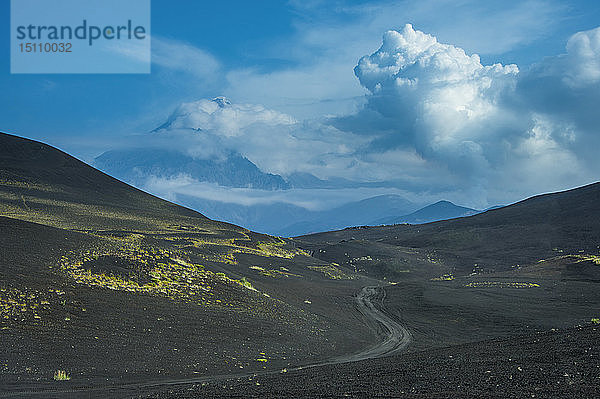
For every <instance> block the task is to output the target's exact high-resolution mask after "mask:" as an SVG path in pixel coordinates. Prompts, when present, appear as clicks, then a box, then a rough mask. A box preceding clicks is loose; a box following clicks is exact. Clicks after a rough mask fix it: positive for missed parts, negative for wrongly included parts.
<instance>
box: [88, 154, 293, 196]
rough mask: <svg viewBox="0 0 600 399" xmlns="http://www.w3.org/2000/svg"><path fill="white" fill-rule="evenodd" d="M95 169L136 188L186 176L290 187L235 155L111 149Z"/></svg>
mask: <svg viewBox="0 0 600 399" xmlns="http://www.w3.org/2000/svg"><path fill="white" fill-rule="evenodd" d="M94 166H96V167H97V168H99V169H100V170H103V171H105V172H107V173H110V174H111V175H113V176H115V177H116V178H118V179H121V180H124V181H127V182H129V183H132V184H135V185H138V186H139V185H140V184H143V183H144V181H145V180H146V179H147V178H148V177H150V176H156V177H163V178H172V177H176V176H180V175H182V174H185V175H188V176H190V177H191V178H193V179H194V180H198V181H206V182H210V183H217V184H219V185H222V186H226V187H249V188H256V189H262V190H281V189H288V188H289V187H290V186H289V184H288V183H287V182H286V181H285V180H284V179H283V178H282V177H281V176H279V175H274V174H271V173H265V172H263V171H261V170H260V169H259V168H258V167H257V166H256V165H255V164H254V163H252V162H251V161H250V160H248V159H247V158H245V157H243V156H241V155H240V154H237V153H229V154H228V155H227V156H226V157H225V158H224V159H217V158H212V159H196V158H194V157H191V156H189V155H185V154H183V153H181V152H178V151H173V150H164V149H158V148H156V149H152V148H151V149H149V148H138V149H129V150H112V151H107V152H105V153H103V154H102V155H100V156H98V157H97V158H95V159H94Z"/></svg>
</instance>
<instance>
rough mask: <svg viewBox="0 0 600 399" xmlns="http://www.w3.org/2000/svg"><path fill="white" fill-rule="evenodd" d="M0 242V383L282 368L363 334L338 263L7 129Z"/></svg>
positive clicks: (1, 149)
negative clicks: (62, 375) (63, 375)
mask: <svg viewBox="0 0 600 399" xmlns="http://www.w3.org/2000/svg"><path fill="white" fill-rule="evenodd" d="M0 244H1V248H2V250H1V251H0V336H1V340H2V342H3V345H2V349H0V358H1V359H3V363H2V364H3V366H2V367H3V373H2V377H0V387H2V388H3V389H7V388H10V387H13V388H14V387H21V386H22V384H28V383H31V384H33V383H35V381H38V380H40V379H41V380H48V379H50V380H52V374H53V373H54V372H55V371H56V370H59V369H60V370H68V372H69V373H70V374H71V377H72V378H73V380H78V381H79V382H80V383H82V382H86V381H87V383H93V382H94V381H96V382H98V381H107V380H108V381H111V383H118V382H124V381H138V380H148V379H160V378H166V377H171V378H181V377H184V376H186V377H189V376H194V375H212V374H215V373H224V372H234V371H240V370H242V371H252V370H262V369H264V368H266V367H286V366H287V365H289V364H291V363H296V362H306V361H310V359H315V358H317V359H321V358H323V357H330V356H334V355H336V354H344V353H347V352H352V351H357V350H359V349H361V348H362V347H364V346H365V345H366V343H368V342H370V341H371V340H372V339H373V333H372V332H370V331H369V329H368V327H367V326H366V325H364V326H362V327H361V326H359V327H358V329H357V328H353V329H352V330H351V328H350V327H351V326H353V325H354V324H355V323H354V322H353V321H352V320H349V319H347V318H346V317H345V316H343V315H344V314H348V312H351V313H352V312H355V310H354V308H353V304H352V302H347V301H346V300H345V299H344V298H347V297H351V296H352V295H353V293H355V292H356V291H357V290H358V289H359V288H360V287H361V286H362V283H361V282H360V279H359V277H358V276H355V275H353V274H352V273H351V272H350V271H346V270H342V269H340V268H338V267H336V266H335V265H332V264H330V263H327V262H323V261H320V260H318V259H315V258H312V257H310V256H308V254H306V253H305V252H303V251H301V250H299V249H297V248H296V247H295V244H294V243H293V242H291V241H289V240H283V239H280V238H277V237H271V236H267V235H263V234H257V233H253V232H251V231H249V230H247V229H244V228H241V227H238V226H234V225H231V224H227V223H221V222H216V221H212V220H210V219H208V218H206V217H204V216H203V215H201V214H200V213H198V212H195V211H192V210H189V209H186V208H183V207H180V206H177V205H174V204H172V203H169V202H167V201H164V200H161V199H158V198H156V197H153V196H151V195H149V194H146V193H144V192H142V191H140V190H137V189H134V188H132V187H131V186H128V185H126V184H124V183H122V182H120V181H118V180H116V179H113V178H111V177H109V176H107V175H105V174H103V173H101V172H99V171H97V170H95V169H94V168H92V167H90V166H88V165H85V164H84V163H82V162H80V161H78V160H77V159H75V158H73V157H71V156H69V155H67V154H65V153H63V152H61V151H59V150H56V149H54V148H52V147H50V146H47V145H45V144H41V143H38V142H34V141H30V140H26V139H22V138H18V137H15V136H11V135H7V134H0ZM309 287H310V288H309ZM356 317H359V316H358V314H357V315H356ZM15 384H16V385H15Z"/></svg>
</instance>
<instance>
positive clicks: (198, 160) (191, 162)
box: [94, 97, 478, 237]
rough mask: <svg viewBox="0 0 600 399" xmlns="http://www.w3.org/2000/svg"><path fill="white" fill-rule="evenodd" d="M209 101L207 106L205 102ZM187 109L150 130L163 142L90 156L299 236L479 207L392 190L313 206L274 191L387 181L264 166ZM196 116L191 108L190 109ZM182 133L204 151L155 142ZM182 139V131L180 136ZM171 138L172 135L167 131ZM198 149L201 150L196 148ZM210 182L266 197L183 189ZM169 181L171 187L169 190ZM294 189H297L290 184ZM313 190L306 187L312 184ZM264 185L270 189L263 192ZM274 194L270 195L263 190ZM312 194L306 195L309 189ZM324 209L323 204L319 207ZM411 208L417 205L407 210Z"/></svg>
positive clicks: (219, 101)
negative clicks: (421, 199) (242, 198)
mask: <svg viewBox="0 0 600 399" xmlns="http://www.w3.org/2000/svg"><path fill="white" fill-rule="evenodd" d="M203 106H204V107H208V108H209V109H210V111H211V112H212V114H210V115H211V116H212V115H214V114H215V113H219V112H221V113H223V114H225V113H226V112H228V111H233V109H232V108H231V106H232V105H231V102H230V101H229V100H228V99H226V98H224V97H217V98H215V99H213V100H212V102H211V103H207V104H204V105H203ZM211 107H212V108H211ZM190 115H192V114H191V113H189V112H183V111H182V110H181V109H179V110H176V111H175V112H174V113H173V114H172V115H171V116H170V117H169V118H168V120H167V121H166V122H165V123H163V124H162V125H161V126H159V127H158V128H156V129H154V130H153V131H152V132H150V133H147V137H148V138H149V139H157V138H158V140H159V142H161V143H164V144H165V145H164V146H163V147H159V146H152V147H150V148H148V147H140V148H128V149H120V150H110V151H107V152H105V153H103V154H101V155H100V156H98V157H96V158H95V159H94V165H95V166H96V167H98V168H99V169H100V170H103V171H104V172H106V173H108V174H110V175H112V176H114V177H116V178H118V179H121V180H123V181H125V182H127V183H129V184H132V185H134V186H136V187H139V188H141V189H145V190H148V191H150V192H152V193H155V194H157V195H159V196H164V195H165V193H166V195H167V198H168V199H169V200H172V201H174V202H176V203H179V204H181V205H184V206H187V207H190V208H192V209H196V210H199V211H202V212H203V213H205V214H206V215H207V216H209V217H211V218H213V219H217V220H223V221H227V222H231V223H235V224H239V225H243V226H247V227H248V228H251V229H253V230H255V231H260V232H264V233H269V234H275V235H279V236H286V237H290V236H297V235H302V234H308V233H314V232H319V231H328V230H335V229H341V228H344V227H349V226H359V225H378V224H396V223H427V222H431V221H436V220H442V219H449V218H454V217H461V216H468V215H472V214H474V213H477V212H478V211H476V210H474V209H470V208H465V207H459V206H456V205H454V204H452V203H450V202H448V201H441V202H438V203H436V204H432V205H430V206H427V207H425V208H423V209H421V210H420V208H421V207H422V206H423V205H427V204H422V203H413V202H411V201H409V200H407V199H405V198H404V197H403V196H400V195H398V194H383V195H375V196H371V197H366V198H365V197H363V199H359V200H344V199H338V200H337V202H338V205H334V206H331V205H330V206H326V207H325V208H324V209H314V208H312V207H311V206H306V205H305V204H303V203H302V201H296V202H294V201H293V200H291V201H290V200H288V199H283V198H280V197H278V196H277V195H276V193H275V192H277V191H282V192H286V193H289V196H290V197H292V198H293V197H294V194H293V193H294V192H299V191H303V192H305V193H311V192H312V193H313V195H314V197H315V200H318V199H319V197H321V196H323V195H324V193H325V192H326V193H334V194H328V195H336V196H338V197H339V196H340V194H335V193H337V192H338V191H340V190H344V189H351V188H355V189H356V188H365V189H368V188H379V189H380V190H381V189H383V190H385V186H386V184H388V185H389V183H385V182H380V183H377V182H375V183H364V182H362V183H361V182H356V181H350V180H346V179H343V178H333V179H328V180H323V179H319V178H318V177H316V176H314V175H313V174H311V173H306V172H293V173H290V174H289V175H287V176H285V177H284V176H281V175H277V174H272V173H265V172H263V171H262V170H261V169H260V168H259V167H258V166H257V165H256V164H254V163H253V162H252V161H251V160H250V159H248V158H247V157H245V156H242V155H241V154H240V153H239V152H237V151H235V150H232V149H227V148H219V149H216V148H217V147H219V145H220V144H221V140H220V139H219V138H217V137H215V136H213V135H212V134H211V133H210V129H208V128H206V127H205V126H206V125H208V127H210V126H211V123H208V122H207V121H203V120H195V119H191V118H192V116H190ZM193 115H196V114H193ZM181 131H183V132H185V134H192V135H194V136H199V137H202V140H204V142H205V143H206V148H205V152H204V153H202V154H197V153H194V154H189V153H185V152H182V150H181V149H179V148H177V146H175V147H173V146H169V145H168V144H167V143H166V142H163V141H160V140H162V139H163V137H164V138H167V137H170V136H169V134H171V133H173V132H181ZM179 138H180V139H182V137H179ZM172 139H177V137H175V138H172ZM200 152H202V150H200ZM198 183H200V184H202V183H208V184H210V186H205V187H207V190H208V189H209V188H211V187H212V188H214V187H222V188H237V189H247V190H258V191H260V192H262V193H263V195H264V198H262V200H260V201H256V202H255V203H249V204H248V203H240V202H239V201H236V200H234V199H232V198H229V196H228V195H227V192H226V191H223V192H221V194H220V195H208V194H206V193H204V194H203V193H202V190H201V189H185V188H182V186H184V187H185V186H186V184H188V185H192V184H198ZM171 184H175V185H177V188H178V190H177V191H170V190H169V189H168V188H166V189H165V188H164V187H168V186H169V185H171ZM294 190H296V191H294ZM311 190H312V191H311ZM270 192H273V193H271V194H269V193H270ZM270 195H272V198H271V197H269V196H270ZM309 196H310V194H309ZM320 208H323V207H320ZM413 212H417V213H414V214H412V213H413Z"/></svg>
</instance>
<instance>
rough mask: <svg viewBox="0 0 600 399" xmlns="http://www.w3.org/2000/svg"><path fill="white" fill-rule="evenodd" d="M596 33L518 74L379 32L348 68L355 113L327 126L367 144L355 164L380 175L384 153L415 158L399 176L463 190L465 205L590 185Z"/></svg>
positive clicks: (448, 48) (428, 39)
mask: <svg viewBox="0 0 600 399" xmlns="http://www.w3.org/2000/svg"><path fill="white" fill-rule="evenodd" d="M599 32H600V28H599V29H596V30H592V31H588V32H580V33H577V34H575V35H573V36H572V37H571V39H570V40H569V41H568V44H567V53H566V54H563V55H559V56H556V57H551V58H547V59H545V60H544V61H542V62H541V63H539V64H537V65H535V66H533V67H532V68H530V69H529V70H527V71H525V72H519V69H518V68H517V66H516V65H501V64H494V65H483V64H482V63H481V61H480V58H479V56H478V55H476V54H473V55H468V54H467V53H466V52H465V51H464V50H463V49H461V48H459V47H456V46H453V45H449V44H443V43H440V42H438V40H437V39H436V38H435V37H434V36H432V35H428V34H425V33H423V32H421V31H418V30H415V29H414V28H413V27H412V26H411V25H406V26H405V27H404V28H403V29H402V30H400V31H388V32H386V33H385V34H384V36H383V40H382V44H381V47H380V48H379V49H378V50H377V51H375V52H374V53H372V54H370V55H367V56H364V57H362V58H361V59H360V61H359V62H358V65H357V66H356V68H355V73H356V76H357V77H358V79H359V81H360V83H361V84H362V85H363V86H364V87H365V88H366V89H367V90H368V91H369V94H368V95H367V101H366V104H365V106H364V108H363V109H362V110H361V111H360V112H358V113H356V114H354V115H351V116H347V117H342V118H337V119H333V120H332V124H333V125H335V126H336V127H337V128H339V129H340V130H344V131H352V132H353V133H355V134H360V135H362V136H365V137H370V138H372V141H371V142H370V146H369V148H367V149H365V150H364V151H363V152H362V157H361V159H363V160H365V159H376V160H378V162H376V163H375V164H373V165H372V166H373V167H374V166H375V165H377V164H378V165H379V166H380V167H381V168H382V169H387V168H386V164H387V165H390V156H389V155H385V154H391V153H394V151H395V153H396V154H397V156H398V157H399V158H401V159H402V160H401V161H397V162H399V163H401V162H403V161H404V160H409V159H410V155H411V154H414V155H415V156H417V157H418V158H415V159H419V162H418V163H414V165H420V166H417V167H413V166H411V165H406V166H405V167H404V168H403V169H402V170H401V171H400V173H402V174H403V175H404V176H405V177H406V176H407V175H408V178H409V180H420V181H423V182H424V184H430V185H431V186H432V187H435V186H436V182H435V181H433V182H432V181H431V176H438V177H439V182H438V183H437V184H438V185H442V182H452V183H453V184H454V185H455V187H456V190H471V191H472V192H473V195H474V196H475V198H474V205H476V204H483V203H485V202H488V203H489V202H491V201H493V202H497V201H502V202H504V201H506V200H511V198H514V199H516V198H519V196H521V197H522V196H523V195H527V194H528V193H534V192H536V191H551V190H556V189H561V188H565V187H569V186H572V185H574V184H584V183H587V182H590V181H593V179H594V178H595V176H597V173H598V172H600V170H599V168H598V164H597V162H595V161H594V159H595V155H594V154H592V153H591V152H590V150H589V146H590V144H592V143H593V144H594V145H596V147H592V148H598V147H597V145H598V144H599V142H598V140H599V139H598V136H599V135H598V128H597V126H599V125H600V123H599V122H600V120H599V119H600V118H599V116H598V114H597V112H595V111H593V105H592V104H597V103H598V101H600V90H599V88H600V86H598V82H599V81H600V75H599V73H600V68H599V63H598V59H599V58H598V57H599V54H600V53H599V51H598V49H599V48H600V45H599V44H600V41H599V37H600V35H599ZM424 176H429V179H423V177H424ZM425 182H426V183H425ZM498 187H505V189H506V192H505V193H500V191H501V190H499V189H498ZM525 193H527V194H525Z"/></svg>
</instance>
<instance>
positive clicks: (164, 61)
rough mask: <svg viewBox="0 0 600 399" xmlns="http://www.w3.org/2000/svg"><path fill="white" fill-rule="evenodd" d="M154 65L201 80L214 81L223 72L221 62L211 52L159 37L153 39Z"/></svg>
mask: <svg viewBox="0 0 600 399" xmlns="http://www.w3.org/2000/svg"><path fill="white" fill-rule="evenodd" d="M152 63H153V64H155V65H158V66H160V67H163V68H166V69H169V70H172V71H177V72H185V73H188V74H190V75H192V76H194V77H196V78H200V79H201V80H209V79H214V78H215V77H216V76H217V75H218V73H219V72H220V70H221V65H220V63H219V61H218V60H217V59H216V58H215V57H214V56H213V55H212V54H210V53H209V52H207V51H204V50H202V49H200V48H198V47H195V46H193V45H191V44H188V43H185V42H181V41H178V40H172V39H166V38H162V37H157V36H153V37H152Z"/></svg>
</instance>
